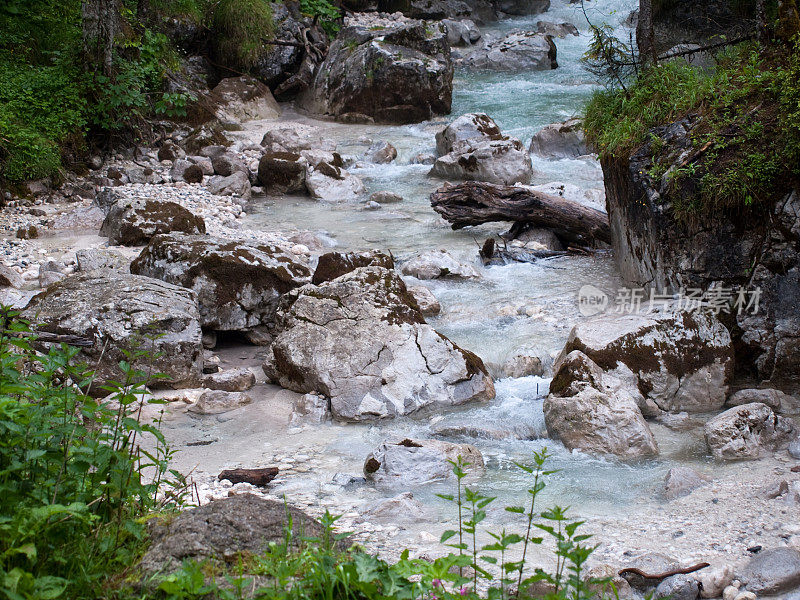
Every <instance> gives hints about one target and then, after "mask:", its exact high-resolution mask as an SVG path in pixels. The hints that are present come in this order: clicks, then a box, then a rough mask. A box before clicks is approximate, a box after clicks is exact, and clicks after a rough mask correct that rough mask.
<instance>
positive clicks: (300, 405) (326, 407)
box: [289, 394, 331, 427]
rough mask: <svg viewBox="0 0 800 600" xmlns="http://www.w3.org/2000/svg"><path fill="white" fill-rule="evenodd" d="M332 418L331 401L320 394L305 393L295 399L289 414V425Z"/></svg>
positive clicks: (321, 421) (317, 422)
mask: <svg viewBox="0 0 800 600" xmlns="http://www.w3.org/2000/svg"><path fill="white" fill-rule="evenodd" d="M330 418H331V401H330V399H329V398H326V397H325V396H320V395H318V394H303V395H302V396H299V397H298V398H296V399H295V401H294V403H293V404H292V412H291V414H290V415H289V425H292V426H295V427H297V426H300V425H304V424H307V423H308V424H315V425H318V424H320V423H324V422H325V421H329V420H330Z"/></svg>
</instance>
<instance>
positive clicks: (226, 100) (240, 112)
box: [210, 75, 281, 124]
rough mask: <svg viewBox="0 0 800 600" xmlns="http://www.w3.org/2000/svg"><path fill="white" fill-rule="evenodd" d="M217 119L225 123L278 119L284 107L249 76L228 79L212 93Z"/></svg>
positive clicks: (267, 90)
mask: <svg viewBox="0 0 800 600" xmlns="http://www.w3.org/2000/svg"><path fill="white" fill-rule="evenodd" d="M210 100H211V102H212V103H213V104H214V108H215V116H216V117H217V118H218V119H219V120H220V121H221V122H222V123H223V124H227V123H232V124H239V123H241V122H243V121H255V120H263V119H276V118H278V117H279V116H280V115H281V107H280V106H279V105H278V103H277V102H276V101H275V98H273V97H272V92H270V90H269V88H268V87H267V86H266V85H264V84H263V83H261V82H260V81H258V80H257V79H256V78H255V77H252V76H250V75H242V76H240V77H228V78H226V79H223V80H222V81H220V82H219V83H218V84H217V85H216V87H215V88H214V89H213V90H212V91H211V94H210Z"/></svg>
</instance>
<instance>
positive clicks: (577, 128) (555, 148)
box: [529, 119, 589, 158]
mask: <svg viewBox="0 0 800 600" xmlns="http://www.w3.org/2000/svg"><path fill="white" fill-rule="evenodd" d="M529 149H530V151H531V152H533V153H534V154H538V155H539V156H544V157H546V158H577V157H578V156H583V155H584V154H589V148H587V146H586V140H585V139H584V135H583V121H581V120H580V119H569V120H567V121H564V122H563V123H551V124H550V125H545V126H544V127H542V128H541V129H540V130H539V131H538V132H537V133H536V134H535V135H534V136H533V139H531V145H530V148H529Z"/></svg>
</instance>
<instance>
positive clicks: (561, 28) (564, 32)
mask: <svg viewBox="0 0 800 600" xmlns="http://www.w3.org/2000/svg"><path fill="white" fill-rule="evenodd" d="M536 31H537V32H538V33H544V34H545V35H551V36H553V37H557V38H565V37H567V36H568V35H580V32H579V31H578V28H577V27H575V25H573V24H572V23H550V22H549V21H536Z"/></svg>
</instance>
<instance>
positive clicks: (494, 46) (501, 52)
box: [463, 29, 558, 73]
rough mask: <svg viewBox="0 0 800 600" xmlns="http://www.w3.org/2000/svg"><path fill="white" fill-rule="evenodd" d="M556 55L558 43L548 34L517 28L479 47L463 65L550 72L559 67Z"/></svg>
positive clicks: (509, 71) (479, 68)
mask: <svg viewBox="0 0 800 600" xmlns="http://www.w3.org/2000/svg"><path fill="white" fill-rule="evenodd" d="M556 55H557V51H556V45H555V43H554V42H553V38H551V37H550V36H549V35H543V34H541V33H537V32H535V31H523V30H519V29H518V30H515V31H512V32H511V33H509V34H507V35H506V36H504V37H502V38H500V39H495V40H490V41H486V42H484V43H483V45H482V46H478V47H476V49H475V50H474V51H472V52H471V53H470V54H469V55H468V56H467V57H466V58H465V59H464V61H463V64H464V66H465V67H467V68H468V69H472V70H481V71H501V72H506V73H522V72H529V71H549V70H551V69H555V68H557V67H558V62H556Z"/></svg>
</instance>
